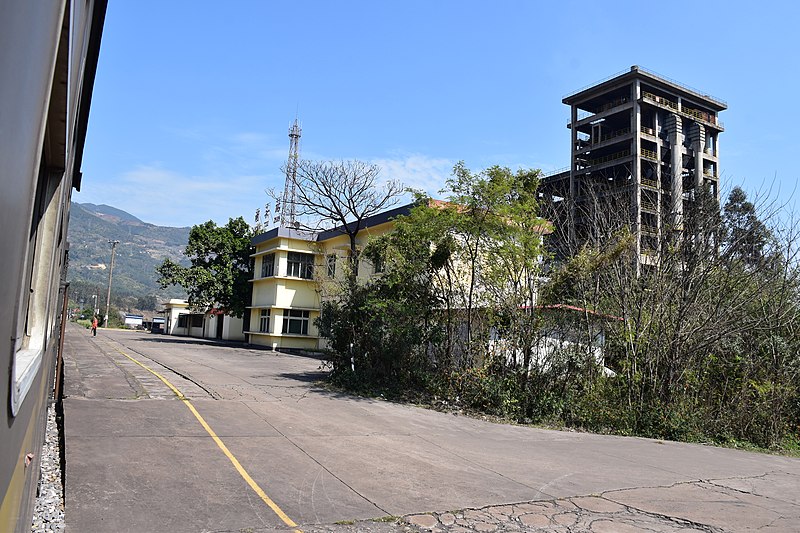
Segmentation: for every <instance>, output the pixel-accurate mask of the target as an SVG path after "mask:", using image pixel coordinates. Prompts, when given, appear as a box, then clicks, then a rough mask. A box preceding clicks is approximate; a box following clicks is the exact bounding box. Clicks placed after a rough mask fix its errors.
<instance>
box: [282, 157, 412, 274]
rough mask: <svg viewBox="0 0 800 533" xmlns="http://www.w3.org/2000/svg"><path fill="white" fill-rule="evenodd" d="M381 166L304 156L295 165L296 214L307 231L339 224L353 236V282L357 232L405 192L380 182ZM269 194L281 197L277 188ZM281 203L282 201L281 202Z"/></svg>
mask: <svg viewBox="0 0 800 533" xmlns="http://www.w3.org/2000/svg"><path fill="white" fill-rule="evenodd" d="M379 174H380V168H379V167H378V166H377V165H371V164H368V163H364V162H362V161H357V160H353V161H312V160H301V161H298V162H297V167H296V176H295V183H296V195H297V196H296V198H295V203H294V206H293V207H294V210H295V218H296V224H297V226H298V228H300V229H304V230H307V231H320V230H322V229H331V228H339V231H341V232H342V233H343V234H345V235H347V236H348V237H349V239H350V250H349V255H348V262H349V265H350V269H349V272H350V277H349V281H350V282H353V283H354V282H355V277H356V275H357V270H358V269H357V268H355V266H356V265H357V264H358V256H359V252H360V250H359V249H358V247H357V246H356V235H357V234H358V232H359V231H361V229H362V228H363V227H364V225H363V221H364V220H365V219H366V218H369V217H371V216H373V215H377V214H379V213H382V212H383V211H385V210H386V209H387V208H389V207H391V206H392V205H394V204H395V203H396V201H397V197H398V196H399V195H400V194H401V193H402V192H403V189H402V187H401V186H400V184H399V183H396V182H393V181H387V182H385V183H384V184H383V185H382V186H381V187H379V186H378V177H379ZM270 195H271V196H272V197H273V198H274V199H276V200H279V201H280V199H281V198H280V196H279V195H278V193H277V191H274V190H273V191H270ZM279 205H280V204H279Z"/></svg>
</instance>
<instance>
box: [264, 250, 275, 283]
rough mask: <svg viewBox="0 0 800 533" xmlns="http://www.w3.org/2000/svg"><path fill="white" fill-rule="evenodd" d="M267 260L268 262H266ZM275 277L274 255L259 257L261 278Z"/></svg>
mask: <svg viewBox="0 0 800 533" xmlns="http://www.w3.org/2000/svg"><path fill="white" fill-rule="evenodd" d="M267 258H269V261H267ZM274 275H275V253H271V254H266V255H263V256H261V277H262V278H269V277H272V276H274Z"/></svg>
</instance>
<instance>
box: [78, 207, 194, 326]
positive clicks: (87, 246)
mask: <svg viewBox="0 0 800 533" xmlns="http://www.w3.org/2000/svg"><path fill="white" fill-rule="evenodd" d="M189 230H190V228H188V227H186V228H172V227H166V226H156V225H154V224H148V223H147V222H143V221H141V220H139V219H138V218H136V217H135V216H133V215H131V214H130V213H127V212H125V211H123V210H121V209H117V208H115V207H111V206H108V205H95V204H88V203H87V204H81V203H77V202H73V203H72V207H71V210H70V220H69V232H68V240H69V243H70V248H69V270H68V272H67V280H68V281H69V282H70V284H71V290H70V293H71V295H72V297H73V299H74V300H76V301H78V302H80V301H81V300H84V301H85V302H87V303H90V302H91V295H92V294H99V295H100V300H101V301H102V305H101V307H104V306H105V298H106V291H107V290H108V272H109V271H108V268H109V266H110V262H111V245H110V244H109V242H108V241H109V240H116V241H119V244H118V245H117V249H116V254H115V260H114V276H113V283H112V305H117V306H119V307H120V308H125V309H133V308H136V309H140V310H147V309H143V307H149V306H150V304H152V302H153V301H160V300H163V299H166V298H175V297H183V296H184V292H183V291H182V290H181V288H180V287H171V288H168V289H167V290H164V291H162V290H161V289H159V287H158V283H157V281H156V280H157V279H158V275H157V274H156V271H155V268H156V266H158V265H159V264H161V262H162V261H163V260H164V259H166V258H170V259H172V260H173V261H175V262H178V263H181V264H183V265H188V264H189V263H188V261H187V259H186V257H185V256H184V255H183V250H184V249H185V248H186V244H187V241H188V239H189ZM145 302H147V303H145Z"/></svg>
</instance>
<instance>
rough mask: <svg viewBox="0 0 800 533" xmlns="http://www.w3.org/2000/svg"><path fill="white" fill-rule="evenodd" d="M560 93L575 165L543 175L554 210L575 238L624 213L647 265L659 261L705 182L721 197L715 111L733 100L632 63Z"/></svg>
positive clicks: (548, 201)
mask: <svg viewBox="0 0 800 533" xmlns="http://www.w3.org/2000/svg"><path fill="white" fill-rule="evenodd" d="M562 101H563V103H564V104H566V105H568V106H570V122H569V124H567V127H568V128H569V129H570V130H571V132H570V136H571V143H570V159H571V164H570V168H569V170H565V171H562V172H557V173H554V174H551V175H548V176H545V177H544V178H543V179H542V184H541V188H540V191H541V192H542V193H543V196H544V198H543V199H544V200H545V203H546V204H547V205H548V206H549V208H550V210H551V212H550V213H548V215H549V216H552V217H554V218H557V219H558V220H554V222H555V223H556V224H558V223H559V222H561V223H562V224H565V225H566V226H567V228H568V229H567V231H565V232H564V233H565V234H566V233H568V234H569V240H570V241H571V242H572V244H575V243H577V244H578V245H580V243H582V242H586V240H587V239H590V238H591V237H592V236H593V235H596V234H597V232H598V231H599V227H600V225H601V222H600V221H601V220H606V221H607V220H609V219H610V218H614V217H616V219H617V220H621V219H625V223H626V224H628V225H629V226H630V227H631V229H632V230H633V232H634V234H635V236H636V248H637V252H638V256H639V262H640V264H652V263H653V262H654V261H655V260H656V258H657V256H658V253H659V249H660V246H661V245H662V243H663V242H666V241H667V240H669V239H671V238H675V237H677V236H679V235H680V234H681V233H682V232H683V227H684V224H683V222H684V221H683V218H684V213H685V212H686V210H687V208H688V207H689V206H690V205H691V203H692V202H693V201H694V200H695V196H696V195H697V193H698V192H699V190H700V188H704V189H705V190H706V191H707V192H708V193H709V194H710V195H712V196H713V197H716V198H717V200H719V175H720V169H719V146H718V138H719V134H720V133H721V132H722V131H723V126H722V123H721V122H720V121H719V120H718V118H717V114H718V113H719V112H720V111H723V110H725V109H727V104H726V103H725V102H724V101H722V100H719V99H717V98H714V97H712V96H709V95H707V94H702V93H700V92H698V91H696V90H694V89H690V88H688V87H686V86H684V85H682V84H679V83H677V82H675V81H672V80H669V79H667V78H664V77H662V76H659V75H657V74H655V73H653V72H649V71H647V70H645V69H643V68H641V67H638V66H635V65H634V66H633V67H631V69H630V70H629V71H626V72H623V73H621V74H618V75H616V76H613V77H611V78H610V79H608V80H606V81H603V82H601V83H598V84H596V85H593V86H591V87H588V88H586V89H582V90H580V91H578V92H576V93H573V94H571V95H569V96H567V97H565V98H564V99H563V100H562ZM562 244H563V243H562ZM562 251H566V250H562ZM556 253H557V255H560V254H559V253H558V251H556Z"/></svg>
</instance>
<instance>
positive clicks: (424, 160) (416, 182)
mask: <svg viewBox="0 0 800 533" xmlns="http://www.w3.org/2000/svg"><path fill="white" fill-rule="evenodd" d="M372 163H375V164H376V165H378V166H380V167H381V176H382V177H383V179H386V180H397V181H399V182H401V183H402V184H403V185H405V186H406V187H410V188H412V189H418V190H422V191H425V192H426V193H428V194H429V195H430V196H432V197H434V198H437V197H438V196H439V191H440V190H441V189H442V188H444V185H445V182H446V181H447V178H449V177H450V174H451V172H452V170H453V165H455V161H451V160H449V159H444V158H435V157H429V156H426V155H423V154H408V155H404V156H401V157H398V158H393V159H373V160H372Z"/></svg>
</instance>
